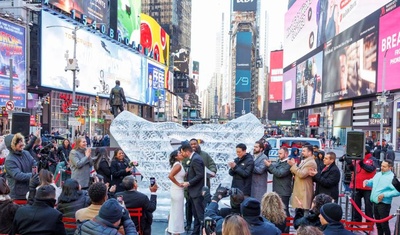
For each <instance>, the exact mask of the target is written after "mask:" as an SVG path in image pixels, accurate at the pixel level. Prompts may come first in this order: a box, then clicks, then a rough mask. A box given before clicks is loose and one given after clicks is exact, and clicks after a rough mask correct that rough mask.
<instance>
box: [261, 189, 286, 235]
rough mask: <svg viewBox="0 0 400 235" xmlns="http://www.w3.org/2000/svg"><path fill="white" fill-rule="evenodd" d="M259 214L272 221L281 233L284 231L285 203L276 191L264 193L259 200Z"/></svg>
mask: <svg viewBox="0 0 400 235" xmlns="http://www.w3.org/2000/svg"><path fill="white" fill-rule="evenodd" d="M261 215H262V216H263V217H264V218H266V219H267V220H268V221H270V222H271V223H273V224H274V225H275V226H276V227H277V228H278V229H279V230H281V232H282V233H284V232H285V230H286V212H285V205H284V204H283V202H282V200H281V198H280V197H279V195H278V194H277V193H275V192H270V193H265V194H264V196H263V198H262V200H261Z"/></svg>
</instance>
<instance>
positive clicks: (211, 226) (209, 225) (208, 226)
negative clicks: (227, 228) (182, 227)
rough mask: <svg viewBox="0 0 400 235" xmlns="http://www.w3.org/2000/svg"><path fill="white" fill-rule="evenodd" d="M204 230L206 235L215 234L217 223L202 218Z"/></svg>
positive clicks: (208, 218) (207, 218) (210, 219)
mask: <svg viewBox="0 0 400 235" xmlns="http://www.w3.org/2000/svg"><path fill="white" fill-rule="evenodd" d="M203 226H204V230H205V232H206V234H207V235H211V234H213V233H215V232H216V229H217V222H216V221H215V220H213V219H212V218H210V217H206V218H204V224H203Z"/></svg>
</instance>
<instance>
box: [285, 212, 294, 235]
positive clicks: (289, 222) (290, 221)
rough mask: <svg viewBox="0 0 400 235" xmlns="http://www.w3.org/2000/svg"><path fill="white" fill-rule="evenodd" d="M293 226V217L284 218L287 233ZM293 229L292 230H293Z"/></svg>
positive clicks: (287, 234)
mask: <svg viewBox="0 0 400 235" xmlns="http://www.w3.org/2000/svg"><path fill="white" fill-rule="evenodd" d="M293 226H294V218H293V217H290V216H289V217H286V227H288V228H289V231H290V230H291V229H290V227H293ZM293 229H294V228H293ZM292 234H293V233H282V235H292Z"/></svg>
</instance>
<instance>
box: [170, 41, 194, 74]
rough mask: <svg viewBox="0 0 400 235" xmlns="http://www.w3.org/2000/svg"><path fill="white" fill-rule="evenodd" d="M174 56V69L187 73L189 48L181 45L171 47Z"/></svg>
mask: <svg viewBox="0 0 400 235" xmlns="http://www.w3.org/2000/svg"><path fill="white" fill-rule="evenodd" d="M171 54H172V55H173V57H174V71H179V72H181V73H184V74H189V61H190V50H189V49H188V48H182V47H179V46H178V47H172V53H171Z"/></svg>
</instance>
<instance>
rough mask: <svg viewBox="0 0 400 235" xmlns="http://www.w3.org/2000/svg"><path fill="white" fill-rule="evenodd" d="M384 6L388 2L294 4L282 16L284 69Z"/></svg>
mask: <svg viewBox="0 0 400 235" xmlns="http://www.w3.org/2000/svg"><path fill="white" fill-rule="evenodd" d="M388 2H390V0H383V1H376V0H363V1H360V0H346V1H337V0H297V1H296V2H295V3H294V4H293V6H292V7H291V8H290V9H289V10H288V11H287V12H286V14H285V31H284V45H285V56H284V63H283V64H284V66H285V67H286V66H288V65H289V64H290V63H293V62H294V61H295V60H296V59H298V58H300V57H301V56H303V55H305V54H307V53H309V52H311V51H312V50H314V49H315V48H317V47H318V46H320V45H322V44H324V43H325V42H327V41H329V40H331V39H332V38H333V37H334V36H336V35H338V34H339V33H341V32H344V31H345V30H346V29H348V28H350V27H351V26H353V25H354V24H356V23H357V22H359V21H360V20H362V19H364V18H365V17H367V16H368V15H370V14H371V13H373V12H375V11H376V10H378V9H379V8H380V7H382V6H384V5H385V4H387V3H388ZM293 52H295V53H293Z"/></svg>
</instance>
